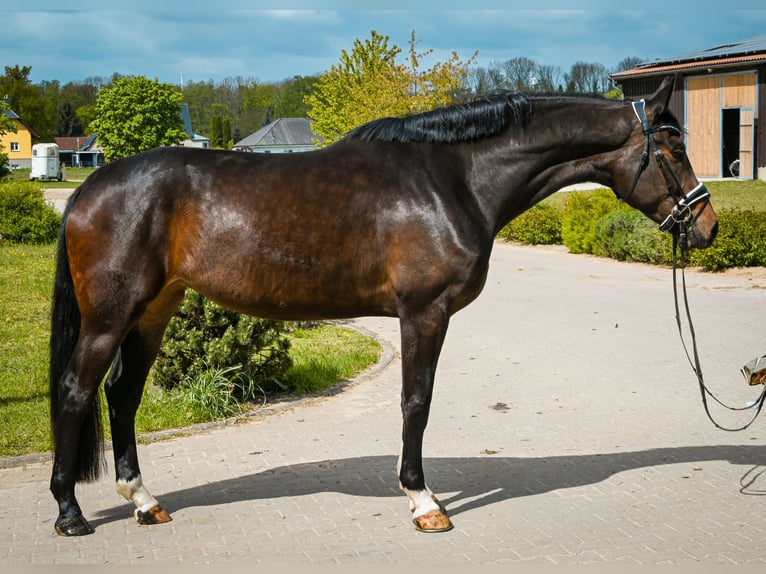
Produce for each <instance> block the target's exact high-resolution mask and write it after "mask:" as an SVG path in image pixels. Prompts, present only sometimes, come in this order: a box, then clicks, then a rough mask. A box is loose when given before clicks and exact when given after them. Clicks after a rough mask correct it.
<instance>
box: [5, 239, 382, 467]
mask: <svg viewBox="0 0 766 574" xmlns="http://www.w3.org/2000/svg"><path fill="white" fill-rule="evenodd" d="M54 251H55V248H54V246H52V245H50V246H9V245H0V292H1V293H2V297H0V428H2V432H0V456H14V455H20V454H26V453H30V452H41V451H46V450H48V449H49V448H50V433H49V426H48V417H49V412H50V411H49V408H48V338H49V313H50V294H51V290H52V280H53V264H54ZM379 353H380V346H379V345H378V343H377V342H376V341H374V340H373V339H371V338H370V337H367V336H365V335H362V334H361V333H358V332H357V331H353V330H350V329H345V328H341V327H338V326H336V325H324V326H322V327H320V328H318V329H308V330H307V329H301V330H298V331H296V332H295V333H294V335H293V351H292V352H291V354H292V356H293V359H294V363H295V365H294V367H293V369H292V370H291V371H290V372H289V373H288V377H290V380H291V382H292V383H293V385H294V386H295V387H296V388H298V389H301V390H304V391H317V390H320V389H322V388H325V387H327V386H330V385H333V384H335V383H337V382H338V381H341V380H343V379H345V378H348V377H351V376H353V375H354V374H355V373H358V372H359V371H361V370H363V369H364V368H365V367H367V366H369V365H370V364H372V363H374V362H375V361H376V360H377V359H378V357H379ZM102 404H103V405H105V404H106V403H105V402H103V401H102ZM245 407H246V408H248V409H252V408H255V407H257V405H245ZM104 410H105V409H104ZM103 414H104V415H105V413H103ZM203 420H204V419H202V418H200V415H199V413H198V411H197V410H196V409H193V408H192V407H191V406H190V405H189V402H188V399H187V398H186V397H184V396H182V395H181V394H180V393H177V392H166V391H163V390H161V389H159V388H156V387H154V386H152V385H147V388H146V391H145V393H144V400H143V401H142V404H141V408H140V409H139V412H138V415H137V417H136V422H137V429H138V432H139V433H146V432H149V431H156V430H163V429H169V428H179V427H184V426H188V425H189V424H191V423H196V422H203ZM105 428H106V429H107V438H108V424H107V425H105Z"/></svg>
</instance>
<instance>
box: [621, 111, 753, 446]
mask: <svg viewBox="0 0 766 574" xmlns="http://www.w3.org/2000/svg"><path fill="white" fill-rule="evenodd" d="M632 105H633V111H634V112H635V114H636V117H637V118H638V121H639V122H640V123H641V127H642V128H643V130H644V135H645V136H646V140H645V141H644V150H643V153H642V154H641V163H640V165H639V169H638V171H637V172H636V175H635V177H634V178H633V184H632V185H631V187H630V190H629V191H628V193H627V195H626V196H625V197H624V198H620V199H621V200H622V201H627V200H628V198H629V197H630V196H631V194H632V193H633V191H634V190H635V188H636V185H637V184H638V180H639V179H640V177H641V174H642V173H643V172H644V171H645V170H646V168H647V167H648V165H649V149H650V148H651V149H652V150H653V152H654V158H655V160H656V161H657V165H658V167H659V168H660V173H662V176H663V178H664V179H665V184H666V185H667V187H668V193H669V194H670V197H672V198H673V202H674V203H675V205H674V206H673V209H672V210H671V212H670V214H668V216H667V217H666V218H665V219H664V220H663V221H662V223H660V231H668V232H670V233H672V235H673V299H674V302H675V311H676V324H677V325H678V334H679V336H680V337H681V344H682V345H683V348H684V352H685V353H686V358H687V359H688V361H689V365H690V366H691V368H692V371H694V374H695V375H696V376H697V382H698V383H699V389H700V394H701V395H702V404H703V406H704V407H705V413H706V414H707V417H708V418H709V419H710V422H712V423H713V425H715V427H716V428H719V429H721V430H724V431H728V432H738V431H742V430H745V429H746V428H748V427H749V426H750V425H752V424H753V422H755V419H756V418H758V415H759V414H760V413H761V410H762V409H763V405H764V402H766V385H764V389H763V391H762V392H761V396H760V397H759V398H758V400H756V401H754V402H752V403H750V404H748V405H747V406H744V407H732V406H729V405H727V404H725V403H724V402H722V401H721V400H720V399H719V398H718V397H716V396H715V395H714V394H713V393H712V392H711V391H710V389H708V388H707V386H706V385H705V381H704V377H703V375H702V365H701V363H700V358H699V353H698V351H697V338H696V336H695V333H694V324H693V323H692V317H691V312H690V310H689V299H688V296H687V292H686V274H685V272H684V271H685V268H686V256H685V249H686V229H687V226H688V225H691V224H693V223H694V221H695V219H696V218H695V216H693V214H692V210H691V209H692V206H693V205H695V204H697V203H700V202H703V203H708V202H709V201H710V192H708V190H707V188H706V187H705V185H704V184H702V183H699V184H698V185H697V186H696V187H695V188H694V189H693V190H691V191H690V192H689V193H688V194H687V193H685V192H684V191H683V189H682V187H681V184H680V183H679V181H678V178H677V177H676V176H675V174H674V173H673V170H672V169H671V168H670V165H669V164H668V160H667V158H666V157H665V154H663V153H662V150H660V149H659V147H657V142H656V141H655V139H654V134H655V133H657V132H661V131H668V130H669V131H671V132H674V133H676V134H678V135H679V136H680V135H682V132H681V130H680V129H679V128H678V127H677V126H674V125H671V124H665V125H660V126H656V127H652V126H651V125H650V124H649V119H648V118H647V117H646V112H645V111H644V100H640V101H638V102H632ZM701 212H702V210H700V213H701ZM674 231H677V233H674ZM679 248H680V251H681V257H680V260H681V265H680V267H681V285H682V289H683V294H684V309H685V311H686V320H687V323H688V326H689V334H690V337H691V346H692V354H691V355H690V354H689V348H688V347H687V345H686V340H685V339H684V334H683V328H682V326H681V313H680V305H679V298H678V280H677V275H678V267H679V265H678V259H679V258H678V255H677V254H678V251H679ZM692 357H693V359H692ZM708 397H710V398H711V399H713V400H714V401H715V402H716V403H718V404H719V405H721V406H722V407H723V408H725V409H727V410H729V411H745V410H749V409H752V408H756V407H757V408H756V411H755V414H754V415H753V418H752V419H750V421H749V422H748V423H747V424H745V425H743V426H741V427H737V428H729V427H724V426H722V425H720V424H719V423H718V422H716V420H715V419H714V418H713V415H712V414H711V412H710V406H709V405H708Z"/></svg>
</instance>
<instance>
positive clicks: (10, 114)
mask: <svg viewBox="0 0 766 574" xmlns="http://www.w3.org/2000/svg"><path fill="white" fill-rule="evenodd" d="M5 115H6V116H7V117H8V118H10V119H12V120H16V121H17V122H19V123H20V124H21V125H23V126H24V127H25V128H27V129H28V130H29V133H30V134H32V137H33V138H39V137H40V136H39V135H37V132H36V131H35V130H33V129H32V127H31V126H30V125H29V124H28V123H27V122H25V121H24V120H22V119H21V117H19V114H17V113H16V112H14V111H13V110H11V109H7V110H5Z"/></svg>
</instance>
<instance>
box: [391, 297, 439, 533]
mask: <svg viewBox="0 0 766 574" xmlns="http://www.w3.org/2000/svg"><path fill="white" fill-rule="evenodd" d="M448 323H449V318H448V316H447V314H446V313H445V312H443V311H442V310H441V309H433V310H432V311H431V312H429V313H426V314H420V315H418V316H416V317H407V318H404V317H403V318H402V319H401V321H400V325H401V336H402V418H403V422H404V426H403V431H402V453H401V457H400V458H399V468H398V473H399V485H400V487H401V489H402V490H403V491H404V492H405V493H406V494H407V497H408V498H409V502H410V510H411V511H412V520H413V522H414V524H415V527H416V528H417V529H418V530H421V531H424V532H444V531H446V530H450V529H451V528H452V522H450V519H449V518H448V516H447V512H446V510H445V509H444V507H443V506H442V504H441V503H440V502H439V501H438V500H437V499H436V497H435V496H434V495H433V493H432V492H431V491H430V489H429V488H428V487H427V486H426V482H425V476H424V474H423V434H424V432H425V429H426V424H427V423H428V413H429V409H430V405H431V396H432V393H433V384H434V374H435V372H436V364H437V361H438V359H439V353H440V351H441V347H442V343H443V342H444V336H445V334H446V332H447V325H448Z"/></svg>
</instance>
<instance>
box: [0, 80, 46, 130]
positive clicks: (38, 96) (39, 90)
mask: <svg viewBox="0 0 766 574" xmlns="http://www.w3.org/2000/svg"><path fill="white" fill-rule="evenodd" d="M31 71H32V68H31V67H30V66H23V67H19V66H5V74H4V75H2V76H0V97H5V96H7V97H8V102H9V105H10V107H11V109H13V111H14V112H16V113H17V114H18V115H19V117H21V118H22V119H23V120H24V122H25V123H26V124H27V125H29V126H30V127H31V128H32V129H33V130H34V131H35V132H37V134H38V135H39V136H40V138H41V139H42V141H52V140H53V136H54V132H55V130H56V111H57V105H58V102H57V101H56V98H57V95H58V82H45V83H43V84H41V85H40V86H36V85H33V84H32V82H31V80H30V79H29V74H30V72H31Z"/></svg>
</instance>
